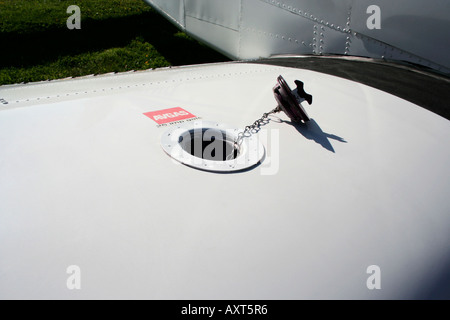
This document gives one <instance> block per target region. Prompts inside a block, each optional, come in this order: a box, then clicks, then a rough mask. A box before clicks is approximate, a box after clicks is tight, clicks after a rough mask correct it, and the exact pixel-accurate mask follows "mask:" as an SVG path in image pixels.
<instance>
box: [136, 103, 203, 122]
mask: <svg viewBox="0 0 450 320" xmlns="http://www.w3.org/2000/svg"><path fill="white" fill-rule="evenodd" d="M144 115H146V116H147V117H149V118H150V119H152V120H154V121H155V122H156V123H157V124H164V123H169V122H174V121H180V120H186V119H191V118H196V116H194V115H193V114H192V113H190V112H187V111H186V110H184V109H182V108H179V107H177V108H170V109H164V110H158V111H150V112H146V113H144Z"/></svg>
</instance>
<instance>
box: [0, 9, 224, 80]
mask: <svg viewBox="0 0 450 320" xmlns="http://www.w3.org/2000/svg"><path fill="white" fill-rule="evenodd" d="M69 5H78V6H79V7H80V9H81V30H69V29H68V28H67V26H66V20H67V18H68V17H69V16H70V14H68V13H66V10H67V7H68V6H69ZM0 21H1V25H0V43H1V44H2V46H1V47H0V52H1V59H0V84H8V83H18V82H31V81H41V80H47V79H58V78H65V77H70V76H72V77H75V76H82V75H87V74H101V73H107V72H121V71H128V70H142V69H148V68H159V67H166V66H171V65H186V64H197V63H207V62H219V61H227V60H228V59H227V58H226V57H224V56H222V55H220V54H218V53H216V52H215V51H213V50H211V49H209V48H207V47H206V46H204V45H202V44H200V43H198V42H197V41H195V40H193V39H192V38H190V37H189V36H187V35H186V34H184V33H182V32H180V31H179V30H178V29H176V28H175V27H174V26H173V25H172V24H170V23H169V22H168V21H167V20H165V19H164V18H163V17H162V16H160V15H159V14H157V13H156V12H155V11H154V10H152V9H151V8H150V7H149V6H148V5H146V4H145V3H144V2H143V1H142V0H83V1H76V0H0Z"/></svg>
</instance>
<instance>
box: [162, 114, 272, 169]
mask: <svg viewBox="0 0 450 320" xmlns="http://www.w3.org/2000/svg"><path fill="white" fill-rule="evenodd" d="M240 132H242V130H239V129H236V128H230V127H228V126H226V125H224V124H220V123H217V122H212V121H202V120H197V121H195V122H194V123H193V121H192V122H186V123H183V124H179V125H173V126H172V127H170V128H169V129H168V130H167V131H166V132H164V133H163V135H162V137H161V146H162V148H163V150H164V151H165V152H166V153H167V154H168V155H169V156H170V157H171V158H172V159H174V160H176V161H178V162H180V163H182V164H184V165H187V166H189V167H192V168H196V169H200V170H204V171H212V172H235V171H243V170H246V169H250V168H252V167H255V166H256V165H258V164H259V163H261V162H262V161H263V158H264V156H265V148H264V146H263V145H262V143H261V142H260V141H259V140H258V139H257V137H256V135H251V136H246V137H245V138H244V139H242V140H240V142H239V144H238V143H236V142H235V141H236V140H237V137H238V136H239V133H240Z"/></svg>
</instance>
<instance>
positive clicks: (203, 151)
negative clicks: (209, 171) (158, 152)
mask: <svg viewBox="0 0 450 320" xmlns="http://www.w3.org/2000/svg"><path fill="white" fill-rule="evenodd" d="M178 143H179V144H180V146H181V148H182V149H183V150H184V151H186V152H187V153H189V154H191V155H193V156H194V157H197V158H201V159H205V160H211V161H227V160H234V159H236V158H237V157H238V156H239V150H240V147H239V146H238V144H236V143H235V139H234V136H231V135H230V134H229V133H227V132H226V131H225V130H220V129H217V128H197V129H192V130H189V131H187V132H185V133H184V134H183V135H181V136H180V137H179V138H178Z"/></svg>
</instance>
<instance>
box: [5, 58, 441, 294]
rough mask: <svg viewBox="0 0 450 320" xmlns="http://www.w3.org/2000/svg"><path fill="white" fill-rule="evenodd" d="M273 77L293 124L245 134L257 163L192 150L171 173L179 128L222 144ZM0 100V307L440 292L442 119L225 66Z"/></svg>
mask: <svg viewBox="0 0 450 320" xmlns="http://www.w3.org/2000/svg"><path fill="white" fill-rule="evenodd" d="M290 59H292V58H290ZM299 59H303V58H299ZM319 59H320V58H319ZM279 60H282V61H284V60H283V58H280V59H279ZM368 63H370V62H368ZM382 67H383V68H384V67H386V66H382ZM366 69H367V70H370V67H367V68H366ZM389 70H390V72H391V73H393V72H395V70H397V71H398V70H399V69H398V68H397V67H395V66H392V69H387V70H386V71H389ZM400 70H403V69H400ZM403 71H404V72H405V74H410V73H411V71H410V70H403ZM414 74H418V75H421V73H414ZM279 75H283V77H284V78H285V79H286V81H287V83H288V84H289V85H290V86H292V85H293V82H294V80H296V79H300V80H302V81H303V82H304V84H305V90H306V91H307V92H308V93H309V94H311V95H312V96H313V104H312V105H311V106H310V105H308V104H306V103H303V104H304V107H305V109H306V111H307V112H308V114H309V116H310V117H311V120H310V121H309V122H308V123H293V122H292V121H290V119H289V118H288V117H287V116H286V114H284V113H275V114H272V115H270V117H269V119H270V120H269V121H268V123H266V124H263V125H262V126H261V127H260V131H259V132H258V133H254V134H253V135H251V137H253V138H256V137H258V142H259V143H260V145H262V147H263V148H262V149H260V150H259V151H260V152H262V157H261V158H254V157H253V155H252V153H251V152H253V151H252V150H253V149H250V147H249V149H247V151H248V150H250V153H249V152H247V151H246V150H244V149H245V148H246V147H243V148H244V149H242V150H241V152H240V153H239V154H238V155H237V157H236V158H235V160H236V161H237V162H236V164H237V165H239V164H240V163H243V164H246V162H247V161H248V160H249V159H250V158H252V159H253V160H255V159H256V161H255V162H252V163H249V166H248V167H247V168H246V169H245V168H244V169H243V170H240V171H236V170H235V169H237V167H233V166H234V164H235V163H234V162H233V160H231V161H222V160H219V161H213V160H204V161H203V160H202V159H200V158H201V157H202V155H200V157H197V159H196V160H197V162H196V163H195V162H194V163H187V164H188V165H182V164H181V163H182V162H183V161H184V160H183V159H180V157H179V156H180V155H182V156H184V157H185V158H184V159H192V158H189V157H190V155H189V152H190V151H189V149H183V150H185V152H184V153H183V151H180V150H182V148H181V147H180V146H181V144H184V143H185V140H184V139H187V140H188V139H196V137H197V136H196V133H195V131H193V130H195V128H203V129H208V130H209V129H211V130H214V129H217V128H219V129H220V130H223V131H224V130H228V129H229V130H231V134H236V132H235V131H234V130H235V129H239V130H242V129H243V128H244V127H245V126H246V125H250V124H252V123H253V121H254V120H256V119H259V118H260V117H261V115H262V113H264V112H268V111H270V110H272V109H273V108H274V107H276V105H277V102H276V100H275V98H274V96H273V92H272V88H273V86H274V85H275V83H276V79H277V77H278V76H279ZM0 97H1V98H2V101H3V104H1V105H0V213H1V215H0V252H1V259H0V298H2V299H15V298H32V299H47V298H49V299H50V298H56V299H117V298H127V299H128V298H139V299H144V298H147V299H316V298H317V299H324V298H325V299H327V298H335V299H378V298H381V299H409V298H445V297H446V298H448V296H449V292H448V288H449V287H450V286H448V282H446V280H445V279H448V270H449V269H448V263H449V261H450V256H449V250H448V244H449V243H450V234H449V232H448V230H449V226H450V215H449V212H450V202H449V199H448V190H449V189H450V171H449V169H448V163H449V162H450V145H449V144H448V137H450V123H449V121H448V120H447V119H445V118H443V117H441V116H439V115H437V114H435V113H433V112H431V111H429V110H426V109H425V108H422V107H420V106H418V105H416V104H413V103H411V102H409V101H406V100H405V99H401V98H399V97H398V96H395V95H393V94H389V93H386V92H384V91H381V90H378V89H375V88H373V87H371V86H367V85H364V84H361V83H358V82H354V81H351V80H347V79H343V78H339V77H335V76H331V75H327V74H324V73H319V72H316V71H311V70H305V69H299V68H295V67H281V66H277V65H266V64H256V63H255V64H250V63H239V62H231V63H224V64H212V65H202V66H190V67H178V68H170V69H162V70H155V71H151V70H148V71H139V72H131V73H124V74H116V75H103V76H90V77H84V78H79V79H68V80H56V81H49V82H42V83H32V84H26V85H10V86H2V87H0ZM190 132H191V133H192V132H193V133H194V135H190ZM200 132H202V131H200ZM180 137H183V139H181V138H180ZM245 139H247V138H245ZM248 139H250V137H248ZM171 145H172V146H171ZM248 145H250V144H248ZM244 146H247V145H245V143H244ZM170 148H171V149H170ZM176 148H178V149H176ZM167 150H172V152H167ZM177 150H178V151H177ZM176 151H177V152H176ZM206 151H207V150H206V148H205V150H204V152H205V154H206V155H207V156H209V154H207V152H206ZM257 151H258V150H257ZM260 155H261V153H260ZM247 156H249V158H247ZM194 160H195V159H194ZM253 160H252V161H253ZM258 163H259V164H258ZM196 164H197V165H198V166H197V167H195V165H196ZM224 168H225V169H227V170H228V171H227V172H228V173H223V171H222V173H220V172H219V173H217V172H214V170H219V171H220V170H223V169H224ZM374 266H375V267H379V270H380V272H381V278H380V279H381V280H380V281H381V284H380V285H381V289H376V288H373V287H371V285H372V282H371V280H370V277H371V272H372V269H371V268H375V267H374ZM74 267H77V268H79V269H73V270H81V275H80V277H81V278H80V279H81V280H80V281H81V282H80V283H81V284H80V286H81V287H80V288H79V289H77V288H76V287H75V288H74V287H73V285H74V284H73V282H72V280H73V278H72V277H73V276H75V275H72V274H71V270H72V269H70V268H74ZM368 283H369V284H368Z"/></svg>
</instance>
